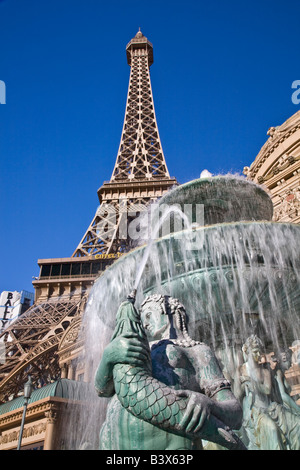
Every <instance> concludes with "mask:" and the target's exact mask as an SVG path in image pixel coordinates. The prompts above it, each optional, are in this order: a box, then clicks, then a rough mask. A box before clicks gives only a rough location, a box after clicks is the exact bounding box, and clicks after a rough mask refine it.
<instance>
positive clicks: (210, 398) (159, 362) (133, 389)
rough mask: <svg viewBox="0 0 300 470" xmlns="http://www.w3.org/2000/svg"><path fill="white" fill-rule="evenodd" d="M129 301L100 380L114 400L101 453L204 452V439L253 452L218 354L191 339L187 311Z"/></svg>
mask: <svg viewBox="0 0 300 470" xmlns="http://www.w3.org/2000/svg"><path fill="white" fill-rule="evenodd" d="M134 297H135V296H134V294H133V295H131V296H129V299H128V300H127V301H126V302H123V303H122V304H121V306H120V308H119V310H118V314H117V326H116V329H115V332H114V335H113V337H112V340H111V342H110V344H109V345H108V346H107V348H106V349H105V350H104V354H103V357H102V360H101V363H100V365H99V367H98V370H97V372H96V377H95V386H96V389H97V392H98V394H99V396H101V397H112V399H111V401H110V403H109V406H108V409H107V415H106V421H105V423H104V425H103V426H102V429H101V432H100V448H101V449H114V450H116V449H123V450H124V449H125V450H134V449H138V450H143V449H149V450H171V449H173V450H180V449H181V450H182V449H201V448H202V445H201V439H205V440H207V441H211V442H214V443H216V444H219V445H221V446H222V447H224V448H228V449H246V447H245V446H244V445H243V443H242V442H241V441H240V440H239V438H238V437H237V436H236V435H235V434H234V432H233V431H232V430H233V429H235V430H237V429H239V428H240V426H241V421H242V409H241V406H240V404H239V402H238V401H237V400H236V398H235V397H234V395H233V394H232V392H231V389H230V383H229V382H228V381H227V380H226V379H225V378H224V376H223V374H222V372H221V370H220V367H219V365H218V362H217V360H216V357H215V355H214V354H213V352H212V350H211V349H210V348H209V347H208V346H207V345H205V344H204V343H201V342H197V341H194V340H193V339H191V338H190V336H189V335H188V332H187V327H186V313H185V309H184V307H183V305H182V304H181V303H180V302H179V301H178V300H177V299H174V298H172V297H169V296H162V295H152V296H150V297H147V298H146V299H145V301H144V302H143V303H142V305H141V309H140V313H138V311H137V310H136V308H135V307H134V300H135V299H134Z"/></svg>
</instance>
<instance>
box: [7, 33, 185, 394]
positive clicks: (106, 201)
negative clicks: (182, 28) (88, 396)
mask: <svg viewBox="0 0 300 470" xmlns="http://www.w3.org/2000/svg"><path fill="white" fill-rule="evenodd" d="M126 52H127V61H128V64H129V65H130V67H131V71H130V82H129V89H128V96H127V104H126V112H125V119H124V125H123V131H122V136H121V142H120V146H119V151H118V155H117V159H116V163H115V167H114V170H113V173H112V176H111V180H110V181H109V182H105V183H104V184H103V186H102V187H101V188H100V189H99V190H98V197H99V201H100V207H99V208H98V210H97V212H96V214H95V217H94V219H93V220H92V222H91V224H90V226H89V228H88V230H87V232H86V233H85V235H84V237H83V239H82V240H81V242H80V244H79V245H78V247H77V249H76V250H75V252H74V253H73V255H72V257H70V258H59V259H47V260H44V259H42V260H39V261H38V263H39V265H40V268H41V270H40V275H39V278H37V279H35V280H34V281H33V285H34V287H35V292H36V301H35V304H34V305H33V306H32V307H31V308H30V309H29V310H27V312H25V314H24V315H23V316H22V317H20V318H19V319H18V320H16V321H15V322H14V323H13V325H11V327H8V328H7V329H6V330H5V331H3V332H2V333H1V332H0V402H3V401H5V400H6V399H7V398H8V397H14V396H17V395H18V394H19V393H20V391H21V390H22V388H23V385H24V382H26V380H27V377H28V373H30V374H31V376H32V379H33V382H34V383H35V385H37V384H40V385H43V384H45V383H47V382H48V381H51V380H56V379H57V378H58V377H59V376H63V375H62V374H63V373H64V374H66V375H65V377H68V378H76V374H74V362H75V363H76V361H77V357H78V354H80V353H78V351H77V350H78V348H79V346H78V344H79V343H78V342H76V340H77V335H78V329H79V325H80V320H81V316H82V313H83V311H84V307H85V303H86V300H87V295H88V291H89V289H90V288H91V286H92V285H93V282H94V280H95V278H96V277H97V275H98V274H99V269H100V271H101V269H104V268H105V266H106V264H107V263H108V264H109V263H111V262H112V261H113V260H112V259H111V258H114V257H118V256H119V255H121V254H123V253H125V252H127V251H128V250H130V248H131V245H130V242H129V240H128V237H127V236H124V233H123V234H122V236H121V234H120V227H121V226H122V227H123V228H124V224H122V220H123V219H124V218H126V219H127V222H128V223H129V222H130V220H131V219H134V218H135V217H136V216H137V215H138V214H139V213H140V212H141V211H144V210H145V208H146V207H147V205H148V204H149V203H151V202H152V201H155V200H157V199H158V198H160V197H161V196H162V195H163V194H164V193H165V192H167V191H168V190H169V189H170V188H172V187H173V186H174V185H177V184H178V183H177V181H176V179H175V178H171V177H170V175H169V172H168V169H167V165H166V161H165V157H164V154H163V150H162V146H161V142H160V137H159V133H158V128H157V122H156V117H155V111H154V104H153V95H152V89H151V82H150V72H149V68H150V66H151V65H152V63H153V47H152V44H151V43H150V42H149V41H148V39H147V38H146V37H145V36H144V35H143V34H142V33H141V31H139V32H138V33H137V34H136V36H135V37H134V38H133V39H132V40H131V41H130V42H129V44H128V45H127V47H126ZM103 232H104V233H105V236H104V237H103V236H102V237H101V236H100V235H103ZM99 260H101V261H99ZM72 342H73V343H72ZM75 342H76V346H75V345H74V346H72V345H73V344H75ZM76 367H77V366H76ZM62 371H64V372H62Z"/></svg>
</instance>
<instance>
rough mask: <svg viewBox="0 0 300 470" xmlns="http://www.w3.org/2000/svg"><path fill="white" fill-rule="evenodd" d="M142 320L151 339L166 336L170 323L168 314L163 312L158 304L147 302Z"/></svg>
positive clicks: (142, 312) (142, 313)
mask: <svg viewBox="0 0 300 470" xmlns="http://www.w3.org/2000/svg"><path fill="white" fill-rule="evenodd" d="M141 320H142V324H143V326H144V328H145V331H146V334H147V337H148V339H149V341H154V340H159V339H162V338H164V334H166V333H167V329H168V326H169V325H170V323H169V319H168V315H164V314H163V313H162V310H161V307H160V306H159V305H156V304H154V303H153V304H148V305H147V304H146V305H145V306H144V307H143V309H142V311H141Z"/></svg>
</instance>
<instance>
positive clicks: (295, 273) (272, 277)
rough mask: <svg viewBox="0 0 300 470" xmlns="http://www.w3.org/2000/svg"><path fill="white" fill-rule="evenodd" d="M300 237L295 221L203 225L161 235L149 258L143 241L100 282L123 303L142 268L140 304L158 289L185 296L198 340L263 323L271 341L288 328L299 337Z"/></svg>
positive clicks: (218, 338)
mask: <svg viewBox="0 0 300 470" xmlns="http://www.w3.org/2000/svg"><path fill="white" fill-rule="evenodd" d="M299 240H300V226H299V225H295V224H284V223H275V222H261V221H259V222H232V223H224V224H214V225H211V226H205V227H197V228H195V229H194V230H192V231H191V230H185V231H182V232H177V233H174V234H172V235H169V236H165V237H163V238H160V239H158V240H156V241H154V242H153V244H152V246H151V250H150V251H149V257H148V259H147V260H145V253H146V250H147V246H142V247H139V248H136V249H135V250H133V251H132V252H130V253H128V254H127V255H124V256H123V257H122V258H120V259H119V260H118V261H116V262H115V263H114V264H113V265H112V266H110V267H109V268H108V269H107V270H106V271H105V272H104V273H103V274H102V275H101V277H100V278H99V281H97V282H101V283H102V284H101V291H102V292H108V291H109V292H111V293H112V295H113V296H114V300H115V310H116V309H117V307H118V305H119V303H120V302H121V301H122V300H124V299H125V298H126V295H127V294H128V293H129V292H130V291H131V290H132V288H133V286H134V283H135V279H136V276H137V272H138V271H139V269H141V268H142V276H141V280H140V283H139V286H138V295H137V302H136V304H137V306H138V304H139V303H140V301H141V300H142V298H144V296H146V295H151V294H153V293H161V294H165V295H172V296H174V297H176V298H178V299H179V300H180V301H181V302H182V303H183V304H184V305H185V307H186V311H187V314H188V316H189V332H190V334H191V336H193V337H194V338H195V339H200V340H205V341H207V342H209V343H214V344H215V342H216V341H219V342H222V341H224V334H225V333H226V338H227V339H228V338H230V337H231V338H232V337H234V336H239V337H244V336H247V335H248V334H249V330H250V331H253V329H254V328H258V327H260V328H261V329H263V333H264V334H265V335H266V336H268V338H269V340H270V342H274V341H275V340H276V341H277V340H278V338H279V337H280V338H281V337H282V334H283V332H284V334H285V336H288V337H289V341H292V340H296V339H299V335H300V329H299V312H300V292H299V281H300V258H299ZM99 312H101V308H100V309H99ZM112 313H113V312H112ZM99 315H100V316H101V315H102V316H103V314H101V313H99ZM102 320H103V321H104V322H106V323H107V322H111V323H112V324H113V322H114V315H110V316H108V315H107V312H106V314H105V319H103V318H102ZM275 336H276V338H275ZM280 341H281V340H280Z"/></svg>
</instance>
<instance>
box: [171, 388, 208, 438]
mask: <svg viewBox="0 0 300 470" xmlns="http://www.w3.org/2000/svg"><path fill="white" fill-rule="evenodd" d="M176 393H177V395H178V396H180V397H183V398H188V399H189V400H188V405H187V408H186V410H185V412H184V415H183V417H182V419H181V421H180V423H179V429H180V430H183V431H186V432H189V433H194V434H196V433H197V432H199V431H200V430H201V428H202V426H203V425H204V423H205V421H206V420H207V419H209V417H210V414H211V407H212V404H211V400H210V398H208V397H207V396H206V395H204V394H202V393H197V392H192V391H191V390H179V391H178V392H176Z"/></svg>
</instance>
